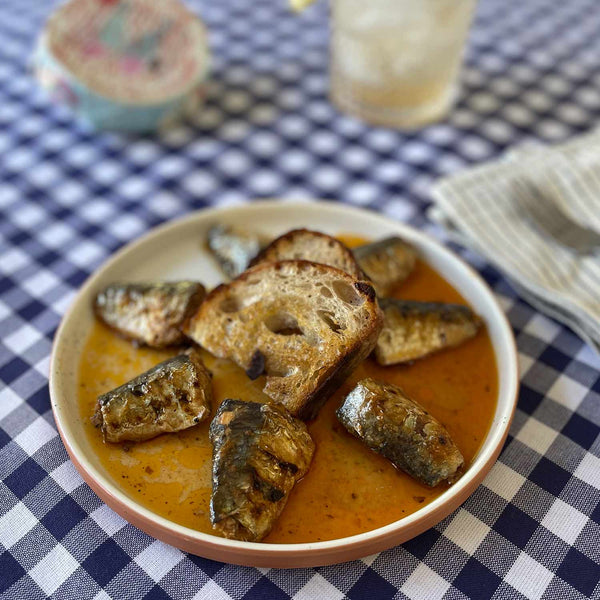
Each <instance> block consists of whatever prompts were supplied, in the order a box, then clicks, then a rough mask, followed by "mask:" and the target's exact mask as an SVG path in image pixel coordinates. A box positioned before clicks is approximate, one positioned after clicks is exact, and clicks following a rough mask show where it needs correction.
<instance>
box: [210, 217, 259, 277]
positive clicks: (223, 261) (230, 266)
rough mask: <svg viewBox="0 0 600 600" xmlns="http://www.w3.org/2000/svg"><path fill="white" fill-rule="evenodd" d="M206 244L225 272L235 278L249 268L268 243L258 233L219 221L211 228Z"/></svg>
mask: <svg viewBox="0 0 600 600" xmlns="http://www.w3.org/2000/svg"><path fill="white" fill-rule="evenodd" d="M206 245H207V246H208V249H209V250H210V251H211V253H212V254H213V256H214V257H215V258H216V259H217V262H218V263H219V266H220V267H221V269H222V270H223V272H224V273H225V274H226V275H227V276H228V277H230V278H231V279H235V278H236V277H237V276H238V275H240V274H241V273H243V272H244V271H245V270H246V269H247V268H248V266H249V265H250V261H252V259H253V258H255V257H256V256H257V255H258V253H259V252H260V251H261V250H262V248H263V247H264V246H265V245H266V240H265V239H264V238H263V237H262V236H260V235H258V234H256V233H248V232H246V231H241V230H239V229H236V228H234V227H231V226H229V225H223V224H221V223H219V224H216V225H213V226H212V227H210V228H209V230H208V233H207V235H206Z"/></svg>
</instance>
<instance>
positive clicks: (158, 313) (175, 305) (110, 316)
mask: <svg viewBox="0 0 600 600" xmlns="http://www.w3.org/2000/svg"><path fill="white" fill-rule="evenodd" d="M205 295H206V290H205V289H204V286H203V285H202V284H201V283H198V282H197V281H173V282H157V283H128V284H113V285H109V286H107V287H106V288H104V289H103V290H102V291H101V292H99V293H98V294H97V296H96V298H95V300H94V312H95V313H96V316H97V317H98V318H99V319H101V320H102V321H104V322H105V323H106V324H107V325H108V326H109V327H112V328H113V329H115V330H116V331H117V332H119V333H120V334H121V335H123V336H124V337H126V338H129V339H132V340H134V341H136V342H138V343H140V344H145V345H147V346H151V347H153V348H162V347H165V346H172V345H175V344H181V343H183V342H184V341H185V339H186V338H185V335H184V334H183V333H182V331H181V326H182V325H183V324H184V322H185V320H186V319H187V318H188V317H189V316H190V315H191V314H192V313H194V312H195V311H196V310H197V309H198V307H199V306H200V303H201V302H202V300H204V296H205Z"/></svg>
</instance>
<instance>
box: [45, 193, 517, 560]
mask: <svg viewBox="0 0 600 600" xmlns="http://www.w3.org/2000/svg"><path fill="white" fill-rule="evenodd" d="M265 209H267V210H268V209H276V210H282V209H283V210H284V211H285V210H297V209H309V210H314V209H316V210H318V211H329V212H333V213H339V212H342V213H346V212H350V213H354V214H355V216H358V215H360V214H363V215H365V216H368V217H369V218H370V219H375V220H379V221H381V223H382V224H386V225H388V226H392V227H393V228H396V229H398V230H401V231H404V232H405V233H408V237H416V238H424V239H425V243H426V244H430V245H432V246H433V247H435V249H436V251H438V252H440V253H441V255H442V256H443V257H444V258H445V259H446V260H451V261H455V263H458V266H460V267H461V268H462V269H463V270H465V271H466V272H467V274H468V276H469V277H470V278H471V279H472V280H474V282H475V283H476V284H477V287H479V288H480V292H483V294H484V295H485V296H487V300H488V301H490V302H491V304H492V305H493V307H494V312H495V313H497V315H496V316H499V317H500V320H499V321H500V322H499V325H500V327H501V329H502V331H503V336H502V337H503V338H504V341H505V342H508V344H507V350H508V355H510V356H508V355H507V358H508V359H509V361H508V362H509V363H510V364H512V370H511V374H512V377H511V378H510V381H509V390H508V392H507V394H508V395H509V396H510V397H511V401H510V412H509V414H508V415H507V416H506V417H504V418H503V420H502V422H501V423H500V424H499V425H498V429H497V431H496V432H495V433H494V432H493V431H492V430H490V431H489V432H488V434H487V436H486V440H484V444H488V443H491V441H493V446H492V447H491V448H490V449H488V450H487V452H486V454H487V456H486V457H485V460H483V462H482V464H481V465H480V466H479V467H478V469H477V470H475V471H473V469H472V468H470V469H468V470H467V472H466V473H465V474H464V475H463V477H461V479H460V480H459V481H458V482H457V483H456V484H455V485H454V486H453V487H452V488H449V490H447V491H448V492H449V491H452V492H453V494H452V495H450V496H449V497H448V498H443V496H445V495H446V492H444V493H443V494H441V495H440V496H438V497H437V498H436V499H435V500H433V501H432V502H431V503H429V504H428V505H427V506H425V507H423V508H422V509H419V510H417V511H415V512H414V513H412V514H411V515H408V516H406V517H403V518H402V519H399V520H398V521H394V522H392V523H390V524H388V525H385V526H383V527H379V528H377V529H373V530H370V531H367V532H364V533H360V534H356V535H353V536H349V537H345V538H337V539H335V540H327V541H322V542H304V543H294V544H281V543H278V544H265V543H261V542H241V541H238V540H229V539H225V538H221V537H218V536H215V535H211V534H208V533H203V532H201V531H198V530H194V529H191V528H188V527H185V526H183V525H179V524H178V523H175V522H174V521H170V520H169V519H166V518H165V517H161V516H160V515H157V514H156V513H153V512H152V511H151V510H150V509H148V508H146V507H144V506H142V505H140V504H139V503H137V502H136V501H135V500H134V499H132V498H130V497H128V496H127V495H126V494H125V493H124V492H122V491H121V490H120V489H119V488H118V486H117V485H116V484H112V483H111V481H110V480H108V478H105V477H104V476H103V475H102V474H101V473H99V472H98V470H97V469H96V468H95V467H93V465H90V464H88V465H86V464H84V462H85V460H83V461H82V460H80V456H79V455H78V452H77V450H76V449H75V447H74V446H73V445H72V444H71V440H70V438H69V436H68V435H67V433H66V431H65V429H66V428H65V427H64V423H63V420H62V417H61V415H60V412H61V409H60V406H59V404H60V401H59V399H58V398H57V397H58V395H59V390H58V389H57V387H58V384H57V379H58V377H59V373H57V372H56V370H55V368H54V366H55V364H56V362H57V361H56V356H57V354H58V353H59V351H60V349H61V343H62V339H63V336H64V331H65V329H66V328H67V326H68V323H69V322H70V320H71V319H72V318H74V317H73V314H74V312H75V310H76V308H77V307H78V306H79V305H80V303H81V302H82V300H83V299H84V297H85V296H86V294H87V293H88V292H89V290H90V289H91V288H93V287H94V284H95V283H96V281H97V280H98V279H100V278H101V277H102V275H103V274H104V273H105V272H106V271H107V270H110V269H111V268H112V267H113V266H114V265H115V264H116V263H118V262H119V261H120V260H121V259H122V258H123V257H124V256H126V255H127V254H129V253H131V252H134V251H135V250H136V249H137V248H138V247H139V246H142V245H144V244H147V243H151V242H152V240H154V239H155V238H160V237H162V236H164V235H166V234H168V232H170V231H171V230H175V229H177V228H179V227H182V226H186V225H188V224H189V223H192V222H194V221H196V220H199V221H206V220H210V218H211V217H218V216H223V215H224V214H226V213H235V212H238V211H240V210H250V211H254V210H257V211H259V210H265ZM316 227H317V228H318V225H316ZM401 231H399V235H402V232H401ZM459 291H460V290H459ZM494 352H495V355H496V360H497V361H498V352H499V350H498V348H496V347H494ZM49 374H50V376H49V389H50V400H51V406H52V412H53V416H54V420H55V422H56V425H57V429H58V432H59V434H60V437H61V439H62V442H63V444H64V445H65V448H66V450H67V453H68V454H69V457H70V459H71V461H72V462H73V464H74V465H75V467H76V468H77V470H78V472H79V473H80V474H81V476H82V477H83V479H84V481H86V483H87V484H88V485H89V486H90V487H91V488H92V489H93V490H94V492H95V493H96V494H97V495H98V496H99V497H100V498H101V499H102V500H103V501H104V502H105V503H106V504H107V505H108V506H110V508H112V509H113V510H115V512H117V513H118V514H120V515H121V516H122V517H124V518H125V519H126V520H127V521H128V522H130V523H132V524H133V525H135V526H136V527H138V528H139V529H142V530H143V531H145V532H146V533H148V534H150V535H151V536H153V537H155V538H157V539H160V540H162V541H165V542H167V543H169V544H172V545H174V546H176V547H178V548H180V549H182V550H186V551H188V552H191V553H193V554H197V555H199V556H203V557H206V558H211V559H214V560H219V561H223V562H230V563H234V564H240V565H246V566H258V567H263V566H264V567H272V566H275V567H281V566H285V567H305V566H318V565H326V564H334V563H337V562H342V561H347V560H351V559H355V558H360V557H364V556H367V555H369V554H371V553H372V552H375V551H380V550H383V549H385V548H389V547H391V546H394V545H397V544H400V543H403V542H404V541H407V540H409V539H412V538H413V537H414V536H416V535H418V534H419V533H421V532H423V531H425V530H427V529H429V528H430V527H432V526H434V525H435V524H437V523H438V522H439V521H440V520H442V519H443V518H444V517H445V516H447V515H448V514H450V513H451V512H452V511H454V510H455V509H456V508H458V506H460V504H462V503H463V502H464V501H465V500H466V498H468V497H469V496H470V495H471V494H472V493H473V492H474V491H475V489H476V488H477V487H478V486H479V484H480V483H481V481H483V479H484V477H485V476H486V475H487V473H488V472H489V470H490V469H491V467H492V466H493V464H494V463H495V461H496V460H497V458H498V456H499V454H500V451H501V450H502V447H503V445H504V442H505V440H506V437H507V435H508V432H509V428H510V425H511V423H512V420H513V417H514V413H515V410H516V405H517V398H518V390H519V382H520V377H519V364H518V353H517V348H516V342H515V339H514V335H513V333H512V328H511V326H510V323H509V322H508V319H507V317H506V315H505V314H504V311H503V310H502V308H501V307H500V305H499V303H498V301H497V299H496V297H495V295H494V293H493V291H492V290H491V288H490V287H489V286H488V284H487V283H486V282H485V280H484V279H483V278H482V277H481V275H480V274H479V273H478V272H477V271H476V270H475V269H474V268H473V267H471V265H469V264H468V263H466V262H465V261H464V259H462V257H460V256H458V255H457V254H455V253H454V252H452V251H451V250H449V249H448V248H446V247H445V246H444V245H443V244H441V243H440V242H439V241H438V240H437V239H435V238H434V237H433V236H431V235H430V234H429V233H427V232H424V231H422V230H420V229H417V228H415V227H412V226H410V225H407V224H406V223H403V222H400V221H397V220H395V219H393V218H392V217H389V216H387V215H385V214H382V213H380V212H378V211H375V210H372V209H365V208H362V207H360V208H359V207H356V206H352V205H347V204H342V203H338V202H334V201H322V200H317V201H304V200H300V201H289V200H286V201H282V200H277V199H264V200H257V201H252V202H248V203H243V204H236V205H231V206H226V207H218V206H217V207H213V206H211V207H206V208H201V209H199V210H194V211H191V212H188V213H186V214H184V215H182V216H180V217H177V218H175V219H172V220H169V221H166V222H164V223H161V224H159V225H157V226H155V227H153V228H151V229H150V230H148V231H146V232H145V233H143V234H142V235H141V236H139V237H137V238H135V239H134V240H132V241H130V242H128V243H125V244H123V246H121V247H120V248H119V249H118V250H116V251H115V252H113V253H112V254H111V255H109V256H108V257H107V259H106V260H105V261H104V262H103V263H102V264H101V265H99V266H98V267H97V268H96V269H95V270H94V271H93V272H92V273H91V274H90V275H89V277H88V278H87V279H86V280H85V282H84V283H83V284H82V285H81V286H80V288H79V290H78V291H77V293H76V295H75V297H74V298H73V299H72V301H71V303H70V305H69V307H68V309H67V310H66V312H65V314H64V316H63V317H62V319H61V322H60V325H59V327H58V329H57V331H56V333H55V336H54V340H53V343H52V351H51V357H50V367H49ZM499 375H500V373H499ZM499 400H500V396H499V398H498V401H499ZM490 436H492V437H491V438H490ZM84 459H85V456H84ZM479 460H482V457H481V456H479V457H478V458H477V459H476V461H479ZM467 476H468V477H467ZM463 480H464V481H463ZM461 482H463V483H462V485H460V486H459V484H460V483H461ZM400 524H401V525H400ZM177 530H179V531H177ZM403 533H404V535H403ZM290 560H291V561H292V562H293V564H289V562H290Z"/></svg>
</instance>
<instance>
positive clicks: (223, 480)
mask: <svg viewBox="0 0 600 600" xmlns="http://www.w3.org/2000/svg"><path fill="white" fill-rule="evenodd" d="M209 435H210V441H211V442H212V444H213V492H212V498H211V502H210V514H211V521H212V523H213V527H214V529H215V530H216V531H217V532H218V533H219V534H220V535H222V536H224V537H226V538H232V539H236V540H245V541H251V542H257V541H260V540H261V539H262V538H264V537H265V536H266V535H267V534H268V533H269V531H270V530H271V528H272V527H273V525H274V523H275V521H276V520H277V518H278V517H279V515H280V514H281V511H282V510H283V508H284V506H285V504H286V502H287V499H288V495H289V493H290V491H291V490H292V488H293V487H294V485H295V484H296V482H297V481H298V480H299V479H301V478H302V477H303V476H304V475H305V474H306V472H307V471H308V467H309V465H310V461H311V460H312V456H313V452H314V448H315V446H314V443H313V440H312V438H311V437H310V435H309V433H308V431H307V429H306V425H305V424H304V423H303V422H302V421H300V420H298V419H295V418H294V417H292V416H291V415H290V414H289V412H288V411H287V410H286V409H285V408H284V407H283V406H282V405H281V404H259V403H257V402H242V401H241V400H231V399H227V400H225V401H224V402H223V403H222V404H221V406H220V407H219V410H218V411H217V414H216V416H215V418H214V419H213V421H212V423H211V424H210V434H209Z"/></svg>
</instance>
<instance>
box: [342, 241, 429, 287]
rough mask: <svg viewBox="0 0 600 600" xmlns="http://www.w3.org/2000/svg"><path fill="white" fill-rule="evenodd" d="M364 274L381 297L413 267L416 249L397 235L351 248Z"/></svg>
mask: <svg viewBox="0 0 600 600" xmlns="http://www.w3.org/2000/svg"><path fill="white" fill-rule="evenodd" d="M353 253H354V258H356V260H357V261H358V264H359V265H360V268H361V269H362V270H363V271H364V273H365V275H366V276H367V277H368V278H369V279H370V280H371V281H372V282H373V285H374V287H375V291H376V292H377V295H378V296H379V297H380V298H382V297H384V296H387V295H389V294H390V293H391V292H392V290H393V289H394V288H395V287H396V286H397V285H399V284H400V283H402V282H403V281H404V280H405V279H406V278H407V277H408V276H409V275H410V274H411V272H412V270H413V269H414V268H415V264H416V262H417V251H416V250H415V249H414V248H413V247H412V246H411V245H410V244H408V243H407V242H405V241H404V240H401V239H400V238H398V237H389V238H386V239H384V240H380V241H378V242H373V243H372V244H366V245H365V246H359V247H358V248H354V250H353Z"/></svg>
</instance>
